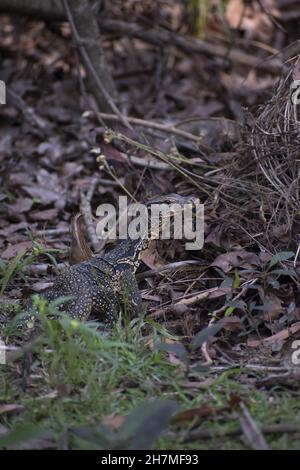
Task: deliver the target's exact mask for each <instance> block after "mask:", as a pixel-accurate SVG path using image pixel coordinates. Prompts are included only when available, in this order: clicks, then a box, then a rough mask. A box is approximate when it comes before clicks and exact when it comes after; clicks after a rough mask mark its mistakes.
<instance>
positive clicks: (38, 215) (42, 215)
mask: <svg viewBox="0 0 300 470" xmlns="http://www.w3.org/2000/svg"><path fill="white" fill-rule="evenodd" d="M57 215H58V209H57V208H55V209H45V210H44V211H33V212H30V214H29V217H30V219H31V220H35V221H37V222H39V221H40V220H41V221H45V220H46V221H48V222H50V221H51V220H54V219H55V218H56V217H57Z"/></svg>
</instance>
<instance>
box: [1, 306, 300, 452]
mask: <svg viewBox="0 0 300 470" xmlns="http://www.w3.org/2000/svg"><path fill="white" fill-rule="evenodd" d="M36 305H37V306H38V308H39V314H38V315H37V316H38V318H39V325H40V326H39V328H37V329H36V331H37V332H36V335H37V338H38V339H37V340H35V342H34V346H33V351H32V352H33V353H34V354H33V360H32V363H31V367H30V374H29V377H28V380H27V388H26V389H25V391H24V390H22V361H21V358H15V359H14V358H11V359H12V361H11V362H9V363H8V364H7V365H2V366H0V367H1V375H0V390H1V391H0V410H1V404H2V405H4V404H17V405H22V406H23V409H22V410H18V411H16V412H15V413H14V412H12V413H9V412H7V413H6V412H5V411H4V412H2V413H0V422H1V424H2V425H3V426H5V427H6V428H8V429H10V431H11V433H12V434H11V439H10V440H8V441H7V442H4V441H1V437H0V446H2V447H6V446H8V447H10V446H12V445H19V444H20V443H22V442H23V443H24V442H26V441H27V440H29V439H31V438H32V437H36V435H37V436H39V437H50V438H51V439H52V440H54V442H55V446H56V447H58V448H62V447H63V446H64V445H65V443H66V442H67V443H68V447H69V446H71V447H72V448H74V447H75V448H77V447H80V448H105V446H107V447H108V448H111V447H113V446H115V447H118V446H121V448H122V445H124V441H122V440H121V441H120V435H118V432H117V433H114V432H112V431H111V430H110V429H109V428H107V427H104V428H103V429H104V430H103V429H102V427H99V425H100V423H102V422H103V420H104V419H105V418H107V416H109V415H111V414H114V415H122V416H125V415H128V414H130V413H131V412H132V411H133V410H135V409H136V408H137V407H139V406H140V405H141V404H143V403H144V404H145V403H146V404H147V403H148V405H147V406H148V408H147V406H146V408H145V409H144V408H142V409H141V411H140V412H138V413H137V414H136V415H135V418H134V419H135V422H136V426H138V430H137V429H136V430H133V431H132V430H131V431H130V432H131V438H133V442H134V439H136V438H137V436H138V435H139V436H140V434H141V433H143V432H145V433H146V432H147V426H148V424H147V423H149V416H151V414H152V411H153V415H155V413H156V415H157V417H156V418H155V420H154V421H155V423H154V428H153V427H152V430H153V429H154V431H153V432H157V434H159V431H160V429H159V427H160V417H161V415H162V413H163V412H164V406H165V405H163V408H162V409H158V410H157V408H155V409H154V408H153V410H152V408H151V406H154V405H153V403H157V399H158V398H160V399H163V400H172V401H173V402H176V403H177V404H178V411H181V410H188V409H191V408H199V407H200V408H201V407H203V406H204V405H207V404H208V405H210V406H211V407H213V408H215V409H216V410H217V412H216V413H215V414H213V415H212V416H208V417H207V418H204V419H202V420H201V421H200V422H199V423H198V424H197V426H201V428H202V429H213V430H215V431H216V432H224V433H225V434H226V432H228V431H229V430H231V429H235V428H236V427H237V425H238V413H237V411H236V410H235V409H227V410H222V407H227V408H228V403H229V401H230V397H231V396H232V394H234V395H237V396H239V397H241V398H242V399H243V400H244V401H245V402H246V403H247V406H248V409H249V411H250V413H251V415H252V416H253V418H254V419H255V420H256V421H257V423H258V424H261V425H266V424H272V423H278V422H291V423H295V422H298V423H300V411H299V406H298V398H297V395H296V394H293V392H292V391H288V390H284V389H281V390H278V391H276V392H275V391H274V392H270V391H265V392H264V391H259V390H256V389H255V388H253V387H251V386H250V388H249V384H242V383H241V381H240V378H241V374H242V373H241V371H240V370H237V369H235V370H231V371H226V372H223V373H222V374H219V375H215V373H214V374H212V372H211V371H209V370H207V371H204V372H202V373H199V372H198V377H197V380H198V381H199V380H205V379H206V378H207V377H213V378H214V381H213V383H212V385H210V386H209V387H208V388H206V389H203V390H201V389H200V390H195V391H194V390H191V389H189V388H186V387H185V384H186V382H187V381H188V380H189V381H190V379H189V378H188V377H187V370H186V368H185V366H184V365H182V366H175V365H173V364H171V363H170V362H169V361H168V359H167V356H166V353H164V352H163V351H151V350H150V349H149V346H148V344H147V340H148V338H147V337H145V336H144V335H143V334H142V333H143V329H144V327H145V323H144V322H143V320H140V321H139V322H137V323H136V322H135V324H130V322H129V321H125V324H124V322H123V324H122V323H121V322H119V323H118V324H117V325H116V326H115V328H114V329H113V331H112V332H105V331H103V330H102V331H101V329H100V325H99V324H97V323H95V322H87V323H85V324H83V323H78V322H77V321H74V320H71V319H70V318H68V317H67V316H65V315H62V314H58V313H57V311H56V308H55V306H53V305H52V304H51V305H50V306H48V305H47V303H46V302H45V301H43V300H36ZM49 315H51V316H52V317H53V316H54V318H52V319H50V318H49ZM148 328H149V327H148ZM7 334H8V330H7V329H5V328H3V327H2V335H1V336H2V338H3V339H5V340H6V342H7V343H9V344H12V343H16V342H17V341H19V340H20V335H21V333H20V330H19V329H18V328H16V327H13V328H11V329H10V331H9V336H7ZM153 334H154V335H155V336H156V337H161V336H162V333H161V332H159V331H158V330H155V331H153V332H152V333H151V335H153ZM5 335H6V337H5ZM189 373H190V374H191V373H193V374H194V373H195V372H191V371H190V372H189ZM149 403H150V405H149ZM151 403H152V404H151ZM162 403H164V402H162ZM149 406H150V408H149ZM158 406H161V405H158ZM144 407H145V405H144ZM149 410H150V411H149ZM139 420H140V422H139ZM195 424H196V422H195V420H192V421H191V420H190V421H188V422H184V423H183V424H181V425H180V426H178V424H177V425H172V426H169V427H168V428H165V429H164V437H159V438H158V439H156V445H155V447H156V448H157V449H161V450H162V449H206V448H210V449H237V448H239V449H240V448H241V449H243V448H247V446H246V445H245V444H244V443H243V441H242V439H241V438H240V437H234V438H230V437H222V438H214V439H207V440H202V441H196V442H184V440H185V437H186V436H187V433H188V432H189V429H190V428H191V427H192V426H193V425H195ZM126 426H127V428H126ZM96 428H97V431H95V429H96ZM128 428H130V425H129V424H128V423H127V424H126V425H125V426H124V429H123V431H122V432H123V434H122V435H124V432H125V434H126V432H127V434H128V432H129V431H128ZM130 429H131V428H130ZM130 432H129V434H130ZM266 437H267V440H268V442H269V443H270V445H271V447H272V448H274V449H285V448H290V449H292V448H299V435H298V436H297V435H296V434H295V435H293V434H291V435H283V436H280V437H278V436H277V437H276V436H266ZM120 442H121V443H123V444H120ZM126 442H127V441H126ZM126 445H127V444H126V443H125V445H124V446H125V447H126ZM123 448H124V447H123Z"/></svg>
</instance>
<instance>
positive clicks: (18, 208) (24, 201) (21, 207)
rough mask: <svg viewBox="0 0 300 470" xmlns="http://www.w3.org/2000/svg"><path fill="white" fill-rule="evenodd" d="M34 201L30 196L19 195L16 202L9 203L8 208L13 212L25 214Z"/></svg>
mask: <svg viewBox="0 0 300 470" xmlns="http://www.w3.org/2000/svg"><path fill="white" fill-rule="evenodd" d="M32 204H33V201H32V199H29V198H28V197H19V198H18V199H17V200H16V202H15V203H14V204H7V208H8V210H9V211H11V212H12V213H16V214H23V213H24V212H28V211H30V209H31V208H32Z"/></svg>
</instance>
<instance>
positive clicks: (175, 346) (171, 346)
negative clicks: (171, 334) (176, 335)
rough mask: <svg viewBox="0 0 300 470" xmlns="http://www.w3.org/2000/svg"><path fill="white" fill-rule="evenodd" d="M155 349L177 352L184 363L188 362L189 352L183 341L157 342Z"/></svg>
mask: <svg viewBox="0 0 300 470" xmlns="http://www.w3.org/2000/svg"><path fill="white" fill-rule="evenodd" d="M155 349H158V350H161V351H166V352H169V353H172V354H176V356H177V357H178V358H179V359H180V360H181V361H182V362H183V363H184V364H186V363H187V362H188V352H187V350H186V348H185V347H184V346H183V344H182V343H155Z"/></svg>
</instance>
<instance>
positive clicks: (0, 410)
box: [0, 403, 24, 415]
mask: <svg viewBox="0 0 300 470" xmlns="http://www.w3.org/2000/svg"><path fill="white" fill-rule="evenodd" d="M22 410H24V406H23V405H18V404H13V403H6V404H4V405H0V415H2V414H5V413H12V412H14V411H22Z"/></svg>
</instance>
